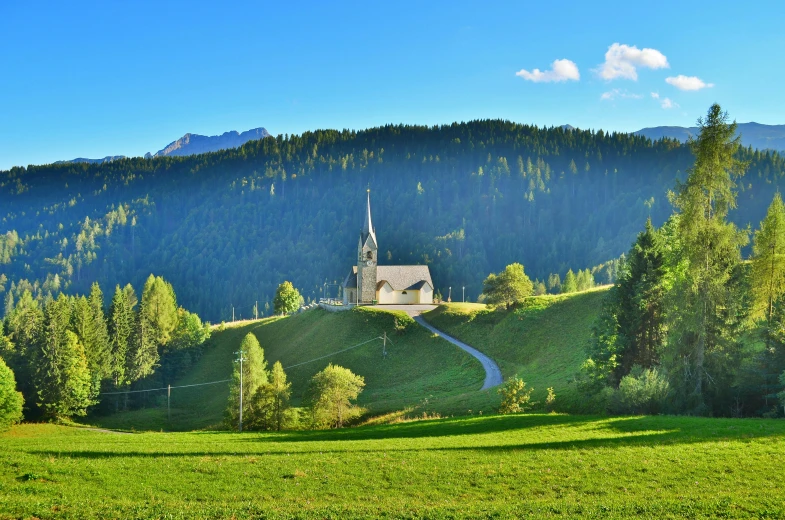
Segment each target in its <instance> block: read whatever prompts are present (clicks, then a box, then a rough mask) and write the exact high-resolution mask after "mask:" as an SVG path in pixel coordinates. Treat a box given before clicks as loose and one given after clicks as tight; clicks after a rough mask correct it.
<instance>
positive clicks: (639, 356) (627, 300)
mask: <svg viewBox="0 0 785 520" xmlns="http://www.w3.org/2000/svg"><path fill="white" fill-rule="evenodd" d="M628 258H629V259H628V261H627V264H626V269H625V271H624V273H623V274H622V275H621V276H620V278H619V281H618V282H617V284H616V287H617V290H616V293H615V294H616V297H617V298H618V305H617V318H616V319H617V323H618V330H617V334H618V343H619V345H618V347H617V348H616V351H617V361H618V367H617V369H616V370H615V377H616V381H620V380H621V378H622V377H624V376H626V375H627V374H629V373H630V370H631V369H632V367H633V365H639V366H641V367H642V368H653V367H654V366H655V365H657V363H658V362H659V355H660V351H661V349H662V347H663V345H664V342H665V301H664V300H665V287H664V277H665V257H664V252H663V248H662V240H661V238H660V236H659V234H658V233H657V231H656V230H655V229H654V226H652V224H651V219H648V220H647V221H646V227H645V229H644V231H642V232H641V233H639V234H638V238H637V240H636V241H635V244H633V246H632V249H631V250H630V252H629V257H628Z"/></svg>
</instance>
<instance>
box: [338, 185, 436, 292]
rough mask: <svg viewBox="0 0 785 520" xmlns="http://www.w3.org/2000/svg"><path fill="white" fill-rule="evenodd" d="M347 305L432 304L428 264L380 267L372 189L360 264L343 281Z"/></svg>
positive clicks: (361, 240)
mask: <svg viewBox="0 0 785 520" xmlns="http://www.w3.org/2000/svg"><path fill="white" fill-rule="evenodd" d="M343 303H344V305H358V304H376V303H378V304H381V305H385V304H386V305H391V304H395V305H407V304H408V305H414V304H431V303H433V281H432V280H431V271H430V270H429V269H428V266H427V265H379V243H378V242H377V240H376V230H375V229H374V227H373V221H372V220H371V190H368V205H367V208H366V211H365V222H364V223H363V229H362V231H361V232H360V241H359V243H358V245H357V265H355V266H353V267H352V270H351V272H350V273H349V274H348V275H347V276H346V279H345V280H344V281H343Z"/></svg>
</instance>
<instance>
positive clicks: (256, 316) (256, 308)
mask: <svg viewBox="0 0 785 520" xmlns="http://www.w3.org/2000/svg"><path fill="white" fill-rule="evenodd" d="M253 313H254V319H256V320H258V319H259V300H256V302H255V303H254V304H253Z"/></svg>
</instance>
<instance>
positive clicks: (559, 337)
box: [423, 286, 608, 413]
mask: <svg viewBox="0 0 785 520" xmlns="http://www.w3.org/2000/svg"><path fill="white" fill-rule="evenodd" d="M607 290H608V287H607V286H605V287H598V288H596V289H592V290H589V291H584V292H580V293H573V294H560V295H555V296H554V295H543V296H533V297H530V298H527V299H526V302H525V304H524V305H523V306H521V307H518V308H515V309H512V310H509V311H508V310H506V309H489V308H488V307H486V306H485V305H482V304H477V303H451V304H447V305H440V306H439V307H437V308H436V309H434V310H433V311H431V312H428V313H425V314H423V317H424V318H425V319H426V320H427V321H428V322H429V323H431V324H432V325H433V326H434V327H436V328H437V329H439V330H441V331H444V332H446V333H447V334H449V335H451V336H453V337H455V338H458V339H460V340H461V341H464V342H465V343H468V344H469V345H471V346H473V347H474V348H476V349H478V350H480V351H482V352H483V353H485V354H486V355H488V356H490V357H491V358H493V360H494V361H496V363H497V364H498V365H499V368H500V369H501V371H502V376H504V377H505V378H507V377H511V376H515V375H517V376H518V377H521V378H522V379H523V380H524V381H526V384H527V385H528V386H529V387H530V388H534V392H533V393H532V397H533V399H534V401H537V402H538V403H539V404H540V405H542V404H543V402H544V401H545V396H546V395H547V389H548V387H553V389H554V391H555V393H556V409H557V410H558V411H567V412H573V413H576V412H579V413H587V412H592V411H594V410H592V409H591V408H590V407H589V406H590V405H589V404H588V403H587V402H586V401H585V400H584V399H583V397H582V396H581V395H579V393H578V389H577V388H576V385H575V384H574V383H573V381H574V378H575V375H576V374H577V372H578V370H579V369H580V367H581V364H582V363H583V362H584V361H585V360H586V346H587V344H588V342H589V341H590V339H591V327H592V324H593V323H594V320H595V319H596V318H597V314H598V313H599V310H600V307H601V306H602V299H603V298H604V297H605V295H606V294H607Z"/></svg>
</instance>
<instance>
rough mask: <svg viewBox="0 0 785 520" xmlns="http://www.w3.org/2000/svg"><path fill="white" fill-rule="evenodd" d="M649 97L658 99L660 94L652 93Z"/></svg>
mask: <svg viewBox="0 0 785 520" xmlns="http://www.w3.org/2000/svg"><path fill="white" fill-rule="evenodd" d="M651 97H653V98H654V99H660V93H659V92H652V93H651Z"/></svg>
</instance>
